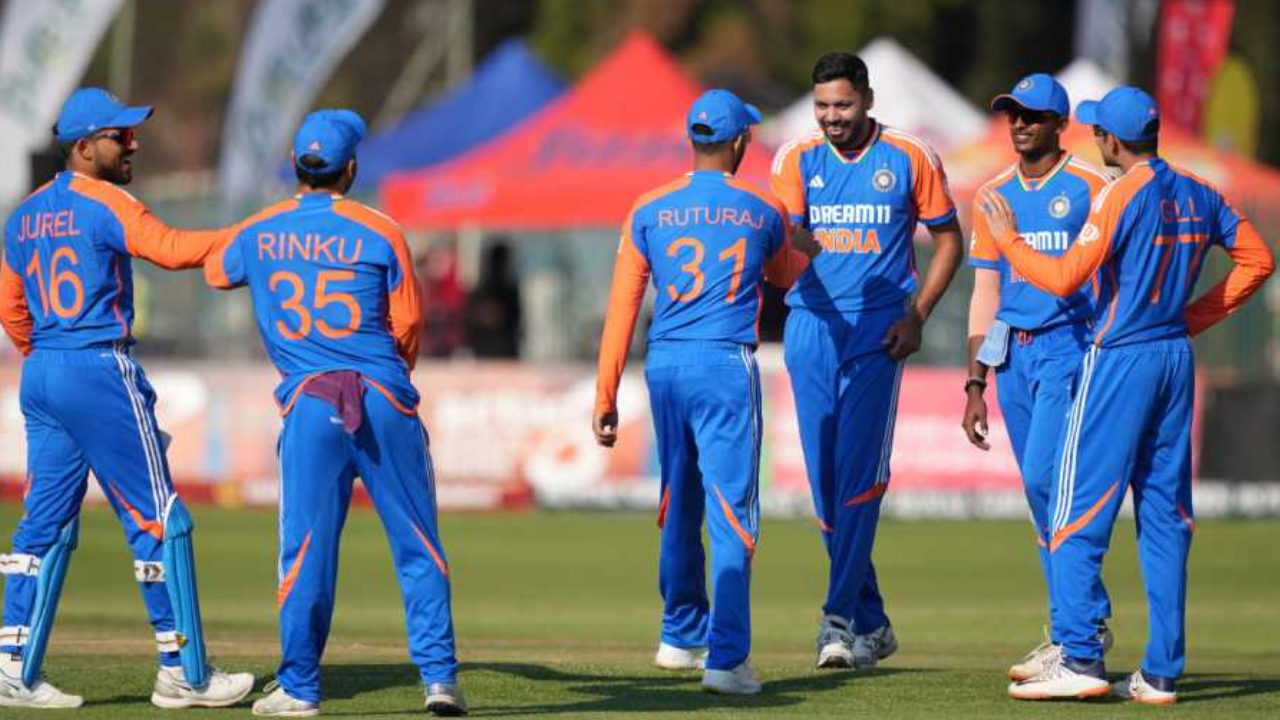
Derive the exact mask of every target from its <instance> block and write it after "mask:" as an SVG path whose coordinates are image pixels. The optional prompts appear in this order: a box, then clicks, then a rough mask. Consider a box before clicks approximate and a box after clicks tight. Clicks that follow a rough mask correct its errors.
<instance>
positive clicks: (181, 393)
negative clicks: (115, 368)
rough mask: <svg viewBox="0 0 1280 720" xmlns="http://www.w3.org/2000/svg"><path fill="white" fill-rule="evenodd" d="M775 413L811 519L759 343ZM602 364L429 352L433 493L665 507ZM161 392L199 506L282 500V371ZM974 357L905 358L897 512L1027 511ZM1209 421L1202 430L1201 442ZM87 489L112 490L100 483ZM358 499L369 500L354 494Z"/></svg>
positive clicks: (1236, 491) (767, 430)
mask: <svg viewBox="0 0 1280 720" xmlns="http://www.w3.org/2000/svg"><path fill="white" fill-rule="evenodd" d="M760 361H761V362H760V375H761V394H762V399H763V401H764V403H763V410H764V420H765V423H764V427H763V433H762V434H763V443H762V445H763V453H762V457H761V463H760V471H761V472H760V475H761V477H760V500H761V505H762V510H763V512H764V513H765V514H766V515H768V516H771V517H777V516H786V517H802V518H808V517H812V514H813V510H812V503H811V501H810V499H809V483H808V479H807V476H806V473H805V466H804V454H803V451H802V449H801V446H800V435H799V429H798V427H797V425H796V414H795V406H794V403H793V401H792V395H791V385H790V380H789V378H788V377H787V374H786V370H785V368H784V367H783V365H782V358H781V353H780V351H779V349H778V348H777V347H776V346H775V347H766V348H764V349H762V350H761V351H760ZM594 370H595V369H594V368H592V367H588V366H579V365H536V366H534V365H526V364H519V363H508V362H476V363H452V362H445V363H435V362H425V361H424V362H421V363H419V364H418V367H417V369H416V370H415V371H414V374H413V379H414V384H415V385H416V386H417V387H419V388H421V390H422V403H421V405H420V406H419V408H418V412H419V415H420V416H421V417H422V421H423V423H424V424H425V426H426V429H427V432H428V433H429V435H430V442H431V455H432V460H433V463H434V466H435V478H436V486H435V491H436V493H437V499H438V502H439V505H440V507H441V508H442V509H444V510H497V509H510V508H527V507H531V506H536V507H544V508H566V507H591V508H599V509H626V510H633V511H634V510H639V511H642V512H653V511H656V509H657V505H658V487H659V483H658V474H659V466H658V458H657V450H656V448H655V445H654V441H653V418H652V416H651V415H650V414H649V399H648V396H647V394H646V390H645V383H644V378H643V377H642V370H640V369H639V368H635V369H633V370H632V371H631V372H630V373H628V374H627V376H626V378H625V379H624V380H623V382H622V386H621V388H620V393H619V395H618V407H619V415H620V417H621V419H622V424H621V426H620V427H619V440H618V444H617V446H616V447H614V448H613V449H612V450H605V449H603V448H601V447H598V446H597V445H596V443H595V440H594V438H593V437H592V435H591V431H590V427H589V425H590V423H589V420H588V419H589V418H590V416H591V406H592V402H593V401H594V398H595V372H594ZM147 375H148V377H149V378H150V380H151V382H152V384H154V385H155V388H156V391H157V394H158V395H159V396H160V397H161V398H162V399H163V400H162V402H160V403H159V404H158V405H157V407H156V410H157V413H158V419H159V423H160V427H161V428H163V429H164V430H165V432H167V433H169V434H170V435H172V437H173V442H172V443H171V444H170V445H169V447H168V452H167V456H168V461H169V467H170V468H171V469H172V471H173V476H174V480H175V482H176V483H177V485H178V489H179V491H180V492H181V493H182V495H183V497H184V498H185V499H186V500H187V501H189V502H215V503H219V504H222V505H229V506H238V505H249V506H271V505H273V504H274V503H275V502H276V499H277V488H278V484H279V467H278V465H277V462H276V453H275V449H276V437H277V435H278V433H279V431H280V422H281V420H280V415H279V411H278V410H277V408H276V405H275V403H274V402H273V401H272V399H271V391H272V388H273V387H274V386H275V384H276V383H277V382H278V381H279V375H278V374H277V373H276V372H275V371H274V370H273V369H272V368H271V367H270V366H269V365H267V364H266V363H246V364H239V365H225V364H219V363H191V362H183V363H160V362H157V363H150V364H149V365H148V373H147ZM964 378H965V371H964V370H963V369H962V368H931V367H915V366H908V367H907V369H906V371H905V373H904V376H903V382H902V392H901V395H900V396H899V406H898V421H897V428H896V432H895V433H894V448H893V475H892V490H891V491H890V492H889V494H888V495H887V496H886V502H887V504H886V506H885V512H886V513H887V514H889V515H891V516H894V517H1007V518H1025V517H1027V506H1026V500H1025V499H1024V498H1023V489H1022V480H1021V478H1020V477H1019V475H1018V468H1017V465H1016V464H1015V463H1014V460H1013V452H1012V449H1011V448H1010V445H1009V441H1008V435H1007V433H1006V431H1005V429H1004V424H1003V421H1002V420H1001V417H1000V413H999V407H998V406H997V404H996V403H995V402H994V399H990V400H989V402H990V409H991V413H992V414H991V418H990V421H991V435H990V437H991V445H992V449H991V451H990V452H982V451H980V450H977V449H975V448H973V447H972V446H970V445H969V442H968V441H967V440H966V439H965V437H964V433H963V432H961V430H960V413H961V411H962V409H963V406H964V403H963V395H961V393H960V391H959V388H960V387H961V385H962V384H963V382H964ZM19 381H20V369H19V368H18V367H17V366H15V365H0V448H3V449H4V452H2V453H0V496H3V497H4V498H6V499H10V500H13V499H17V498H20V497H22V493H23V489H24V483H23V479H24V476H25V472H26V468H25V464H24V459H25V457H26V450H25V433H24V428H23V422H22V412H21V410H20V408H19V406H18V394H19ZM1199 434H1200V433H1199V422H1198V421H1197V423H1196V426H1195V427H1194V428H1193V432H1192V437H1193V438H1195V439H1196V441H1195V442H1196V444H1195V452H1196V454H1197V455H1198V451H1199V442H1198V438H1199ZM1214 487H1216V488H1218V489H1217V490H1216V491H1214V492H1217V497H1216V498H1215V497H1214V496H1213V495H1205V493H1204V491H1205V490H1206V489H1208V488H1206V487H1205V486H1204V484H1198V485H1197V496H1196V500H1195V502H1196V511H1197V514H1198V515H1205V516H1207V515H1214V514H1217V515H1221V514H1230V513H1235V512H1248V513H1255V514H1268V513H1271V514H1280V486H1275V489H1274V490H1266V491H1265V493H1264V494H1262V495H1259V494H1257V493H1256V492H1255V491H1253V490H1249V489H1248V488H1246V487H1245V486H1244V485H1233V486H1227V485H1226V484H1224V483H1216V484H1214ZM89 493H90V498H91V499H95V500H98V501H101V500H103V498H102V496H101V493H100V490H99V488H98V486H97V483H91V484H90V489H89ZM356 499H357V500H361V501H363V500H367V498H366V497H365V496H364V493H363V490H360V489H357V491H356Z"/></svg>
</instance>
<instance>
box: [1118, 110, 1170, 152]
mask: <svg viewBox="0 0 1280 720" xmlns="http://www.w3.org/2000/svg"><path fill="white" fill-rule="evenodd" d="M1142 134H1143V135H1150V136H1151V139H1150V140H1133V141H1125V140H1120V138H1116V140H1119V141H1120V144H1121V145H1123V146H1124V149H1125V150H1128V151H1129V152H1131V153H1133V154H1134V155H1155V154H1156V153H1157V152H1159V150H1160V118H1156V119H1155V120H1152V121H1151V122H1149V123H1147V125H1146V127H1144V128H1142Z"/></svg>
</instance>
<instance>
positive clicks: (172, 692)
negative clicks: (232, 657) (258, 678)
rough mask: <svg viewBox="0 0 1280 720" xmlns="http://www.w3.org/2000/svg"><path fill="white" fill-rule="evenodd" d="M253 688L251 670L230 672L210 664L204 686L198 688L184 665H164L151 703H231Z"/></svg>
mask: <svg viewBox="0 0 1280 720" xmlns="http://www.w3.org/2000/svg"><path fill="white" fill-rule="evenodd" d="M252 690H253V675H251V674H249V673H227V672H223V671H221V670H219V669H218V668H216V667H212V666H211V667H210V668H209V677H208V680H207V682H205V685H204V687H203V688H200V689H196V688H193V687H191V685H190V684H189V683H188V682H187V677H186V675H185V674H184V673H183V672H182V667H181V666H173V667H166V666H161V667H160V669H159V670H158V671H156V684H155V688H154V689H153V690H152V691H151V704H152V705H155V706H156V707H158V708H164V709H165V710H177V709H180V708H189V707H209V708H216V707H230V706H232V705H235V704H236V703H238V702H240V701H241V700H243V699H245V697H247V696H248V695H249V692H250V691H252Z"/></svg>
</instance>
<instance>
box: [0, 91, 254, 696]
mask: <svg viewBox="0 0 1280 720" xmlns="http://www.w3.org/2000/svg"><path fill="white" fill-rule="evenodd" d="M151 114H152V109H151V108H149V107H126V106H124V105H122V104H121V103H120V101H118V100H117V99H116V98H114V97H112V96H111V95H110V94H109V93H107V92H106V91H105V90H101V89H98V88H82V89H79V90H76V91H75V92H74V93H73V94H72V95H71V97H70V98H68V99H67V101H66V103H65V104H64V105H63V106H62V110H61V113H60V114H59V116H58V122H57V125H56V126H55V127H54V133H55V135H56V136H57V142H58V144H59V146H60V148H61V150H62V153H63V156H64V158H65V159H66V170H65V171H63V172H61V173H58V175H57V176H56V177H55V178H54V179H53V180H51V181H50V182H48V183H47V184H45V185H44V186H43V187H41V188H40V189H38V190H36V191H35V193H33V194H32V195H31V196H30V197H28V198H27V199H26V200H24V201H23V202H22V204H20V205H19V206H18V208H17V209H16V210H15V211H14V213H13V215H12V216H11V217H10V218H9V221H8V223H7V224H6V225H5V233H4V261H3V263H0V321H2V322H3V325H4V329H5V332H6V333H8V335H9V337H10V339H12V340H13V342H14V344H15V345H16V346H17V347H18V349H19V350H21V351H22V353H23V354H24V355H26V360H25V362H24V363H23V365H22V390H21V407H22V416H23V419H24V421H25V422H26V432H27V485H26V494H25V499H24V502H23V506H24V509H25V515H24V516H23V518H22V520H21V521H20V522H19V523H18V529H17V531H16V532H15V533H14V535H13V550H12V552H10V553H9V554H7V555H2V556H0V574H3V575H4V580H5V593H4V626H3V628H0V706H6V707H32V708H69V707H79V706H80V705H81V703H82V702H83V699H82V698H81V697H79V696H76V695H70V694H67V693H64V692H62V691H61V690H59V689H58V688H56V687H54V686H53V685H51V684H49V683H48V682H46V681H44V680H42V679H41V670H42V668H43V663H44V656H45V651H46V649H47V648H48V642H49V634H50V632H51V631H52V628H53V620H54V616H55V614H56V612H57V608H58V599H59V596H60V595H61V592H62V583H63V579H64V578H65V577H66V573H67V568H68V564H69V563H70V561H71V556H72V554H73V551H74V550H75V548H76V542H77V534H78V528H79V516H80V503H81V501H82V500H83V499H84V494H85V491H86V489H87V487H88V486H87V477H88V472H89V470H90V469H92V470H93V474H94V476H95V477H96V478H97V479H98V482H99V484H100V485H101V486H102V490H103V493H104V494H105V495H106V497H107V502H109V503H110V504H111V507H112V509H113V510H115V512H116V515H117V516H119V518H120V523H121V524H122V525H123V526H124V531H125V538H126V539H127V540H128V542H129V547H130V549H131V550H132V552H133V558H134V560H133V573H134V577H135V578H136V579H137V581H138V587H139V588H140V589H141V591H142V599H143V602H144V604H145V605H146V608H147V614H148V616H149V617H150V620H151V627H152V629H153V630H154V631H155V639H156V647H157V650H158V652H159V664H160V668H159V670H158V672H157V674H156V682H155V690H154V692H153V693H152V695H151V702H152V703H154V704H155V705H157V706H159V707H162V708H185V707H192V706H204V707H222V706H226V705H233V704H235V703H236V702H239V701H240V700H241V699H243V698H244V697H245V696H246V695H247V694H248V693H249V691H250V690H251V689H252V688H253V676H252V675H250V674H248V673H235V674H227V673H224V672H222V671H220V670H218V669H216V668H214V667H212V666H211V665H209V662H208V660H207V659H206V657H205V645H204V634H203V630H202V627H201V621H200V603H199V599H198V597H197V593H196V578H195V556H194V550H193V546H192V530H193V522H192V519H191V515H190V513H188V512H187V509H186V507H185V506H184V505H183V503H182V500H181V499H180V498H179V497H178V496H177V494H175V493H174V489H173V480H172V478H171V477H170V476H169V466H168V462H167V461H166V459H165V446H166V436H165V435H164V434H163V433H161V432H160V430H159V428H158V427H157V425H156V418H155V402H156V396H155V392H154V391H153V390H152V389H151V385H150V383H148V382H147V377H146V375H145V374H144V373H143V371H142V368H141V367H139V365H138V364H137V363H136V362H135V361H134V359H133V357H132V352H131V350H130V348H131V347H132V346H133V343H134V338H133V331H132V327H133V266H132V258H135V257H138V258H143V259H145V260H149V261H151V262H152V263H154V264H156V265H159V266H160V267H163V268H165V269H168V270H179V269H183V268H195V267H199V266H200V264H201V263H202V262H203V261H204V259H205V257H206V256H207V255H208V254H209V252H210V251H211V250H212V248H213V247H214V245H215V244H216V243H217V242H218V241H219V239H220V238H222V237H224V236H225V233H221V232H218V231H207V232H184V231H180V230H175V229H174V228H171V227H169V226H168V225H165V224H164V223H163V222H162V221H160V220H159V219H157V218H156V217H155V216H154V215H152V214H151V213H150V212H149V211H148V210H147V208H146V207H145V206H143V204H142V203H140V202H138V201H137V200H136V199H134V198H133V196H132V195H130V194H129V193H127V192H125V191H124V190H122V189H121V188H120V186H121V185H127V184H128V183H129V181H130V180H132V179H133V160H132V158H133V155H134V153H135V152H137V150H138V141H137V137H136V130H135V128H136V127H137V126H138V125H140V124H142V122H143V121H145V120H146V119H147V118H149V117H150V116H151Z"/></svg>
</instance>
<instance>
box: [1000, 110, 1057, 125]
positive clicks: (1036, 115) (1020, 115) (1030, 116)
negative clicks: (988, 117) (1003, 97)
mask: <svg viewBox="0 0 1280 720" xmlns="http://www.w3.org/2000/svg"><path fill="white" fill-rule="evenodd" d="M1004 114H1005V115H1007V116H1009V122H1016V121H1017V120H1019V119H1021V120H1022V122H1023V123H1024V124H1026V125H1039V124H1040V123H1046V122H1049V121H1050V120H1052V119H1054V118H1055V117H1057V115H1054V114H1053V113H1051V112H1048V111H1046V110H1028V109H1027V108H1009V109H1008V110H1005V111H1004Z"/></svg>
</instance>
